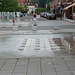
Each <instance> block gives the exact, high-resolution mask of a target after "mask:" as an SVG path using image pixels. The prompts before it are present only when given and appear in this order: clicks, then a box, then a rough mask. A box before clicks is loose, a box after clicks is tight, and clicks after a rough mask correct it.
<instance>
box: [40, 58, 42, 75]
mask: <svg viewBox="0 0 75 75" xmlns="http://www.w3.org/2000/svg"><path fill="white" fill-rule="evenodd" d="M40 71H41V75H42V65H41V58H40Z"/></svg>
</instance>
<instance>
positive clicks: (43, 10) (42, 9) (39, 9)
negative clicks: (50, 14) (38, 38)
mask: <svg viewBox="0 0 75 75" xmlns="http://www.w3.org/2000/svg"><path fill="white" fill-rule="evenodd" d="M45 11H46V9H45V8H41V7H39V8H38V9H37V12H39V13H41V12H45Z"/></svg>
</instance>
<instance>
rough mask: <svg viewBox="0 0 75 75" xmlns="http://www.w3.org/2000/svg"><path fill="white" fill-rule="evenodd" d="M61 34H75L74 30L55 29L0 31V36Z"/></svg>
mask: <svg viewBox="0 0 75 75" xmlns="http://www.w3.org/2000/svg"><path fill="white" fill-rule="evenodd" d="M62 33H65V34H66V33H75V29H57V30H53V29H52V30H37V31H32V30H25V31H0V36H5V35H34V34H37V35H43V34H62Z"/></svg>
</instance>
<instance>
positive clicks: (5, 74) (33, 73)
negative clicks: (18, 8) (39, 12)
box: [0, 17, 75, 75]
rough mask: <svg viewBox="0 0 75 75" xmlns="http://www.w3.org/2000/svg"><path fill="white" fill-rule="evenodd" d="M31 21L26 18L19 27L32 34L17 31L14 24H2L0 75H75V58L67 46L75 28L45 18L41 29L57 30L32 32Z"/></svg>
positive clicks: (62, 22)
mask: <svg viewBox="0 0 75 75" xmlns="http://www.w3.org/2000/svg"><path fill="white" fill-rule="evenodd" d="M31 19H32V17H30V18H29V17H28V20H27V19H26V18H24V17H23V18H21V22H19V23H16V25H18V27H19V28H21V27H23V28H24V27H25V28H26V27H31V29H30V30H25V29H23V30H20V29H17V30H13V24H12V23H5V22H1V23H0V75H75V55H73V54H70V51H69V48H68V47H67V45H68V44H65V41H67V38H69V39H70V38H71V37H73V36H75V29H74V28H72V29H71V28H70V27H71V25H72V26H73V27H74V25H75V24H74V23H72V22H67V21H61V20H47V19H45V18H41V19H40V20H38V22H37V24H38V26H39V28H40V29H41V27H44V28H46V27H47V28H49V27H50V26H54V29H47V28H46V29H43V30H40V29H39V28H38V29H37V30H32V24H33V22H32V20H31ZM24 21H25V22H24ZM28 21H29V22H28ZM58 26H64V27H65V26H67V27H68V28H69V29H68V28H67V29H66V28H65V29H60V28H59V27H58ZM10 27H11V29H10ZM2 28H4V29H2ZM6 28H7V29H6ZM67 42H68V41H67ZM67 42H66V43H67Z"/></svg>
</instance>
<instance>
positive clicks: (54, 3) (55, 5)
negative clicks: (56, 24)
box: [50, 0, 61, 14]
mask: <svg viewBox="0 0 75 75" xmlns="http://www.w3.org/2000/svg"><path fill="white" fill-rule="evenodd" d="M60 1H61V0H51V2H50V7H51V11H52V12H53V13H54V14H57V13H59V14H60V13H61V12H60Z"/></svg>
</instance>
